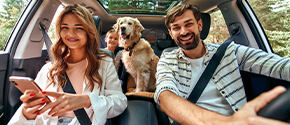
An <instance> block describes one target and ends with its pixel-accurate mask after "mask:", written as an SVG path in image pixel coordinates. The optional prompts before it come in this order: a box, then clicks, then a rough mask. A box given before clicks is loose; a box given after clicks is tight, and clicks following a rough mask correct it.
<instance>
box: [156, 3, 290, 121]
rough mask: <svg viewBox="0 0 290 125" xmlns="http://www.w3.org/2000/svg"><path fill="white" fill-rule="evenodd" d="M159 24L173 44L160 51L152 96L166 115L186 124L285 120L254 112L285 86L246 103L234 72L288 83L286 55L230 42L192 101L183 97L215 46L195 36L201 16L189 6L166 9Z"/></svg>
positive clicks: (240, 82)
mask: <svg viewBox="0 0 290 125" xmlns="http://www.w3.org/2000/svg"><path fill="white" fill-rule="evenodd" d="M165 24H166V26H167V28H168V30H169V33H170V35H171V37H172V38H173V39H174V41H175V43H176V44H177V45H178V46H179V48H178V49H175V50H173V51H171V52H165V53H163V54H162V55H161V58H160V60H159V63H158V66H157V73H156V78H157V83H156V84H157V89H156V92H155V95H154V99H155V101H156V102H157V103H158V104H159V105H160V108H161V110H162V111H164V112H165V113H166V114H167V115H168V116H169V117H170V118H172V119H173V120H174V121H177V122H178V123H180V124H191V125H192V124H199V125H200V124H221V125H224V124H243V125H244V124H287V123H283V122H280V121H276V120H272V119H266V118H262V117H259V116H257V115H256V113H257V112H258V111H259V110H260V109H262V108H263V107H264V106H265V105H266V104H267V103H269V102H270V101H271V100H273V99H274V98H275V97H277V96H278V95H279V94H281V93H282V92H284V91H285V88H283V87H276V88H275V89H273V90H271V91H269V92H266V93H264V94H261V96H259V97H257V98H256V99H254V100H253V101H250V102H248V103H247V101H246V96H245V91H244V87H243V83H242V79H241V75H240V73H239V70H244V71H249V72H254V73H258V74H263V75H267V76H271V77H275V78H279V79H284V80H287V81H290V79H289V67H290V65H289V63H287V62H288V61H289V59H285V58H282V57H279V56H277V55H274V54H269V53H266V52H263V51H262V50H257V49H253V48H249V47H245V46H242V45H238V44H235V43H234V42H232V43H231V44H230V45H229V46H228V48H227V50H226V52H225V56H224V57H223V59H222V60H221V62H220V65H219V66H218V67H217V69H216V70H215V73H214V74H213V76H212V79H210V81H209V83H208V85H207V86H206V88H205V89H204V91H203V93H202V94H201V96H200V98H199V99H198V101H197V103H196V104H193V103H191V102H189V101H187V100H186V99H187V98H188V96H189V95H190V93H191V91H192V90H193V88H194V86H195V85H196V83H197V81H198V79H199V77H200V76H201V74H202V72H203V71H204V69H205V68H206V66H207V64H208V62H209V60H210V59H211V57H212V56H213V54H214V53H215V52H216V50H217V48H218V47H219V45H217V44H211V43H205V42H203V41H202V40H201V39H200V32H201V30H202V20H201V16H200V12H199V10H198V9H197V8H196V7H194V6H191V5H188V4H181V5H178V6H176V7H174V8H173V9H171V10H170V11H169V12H168V13H167V15H166V19H165ZM272 67H274V68H272ZM283 67H284V69H287V70H283ZM286 67H287V68H286ZM242 107H243V108H242ZM170 122H172V120H171V119H170Z"/></svg>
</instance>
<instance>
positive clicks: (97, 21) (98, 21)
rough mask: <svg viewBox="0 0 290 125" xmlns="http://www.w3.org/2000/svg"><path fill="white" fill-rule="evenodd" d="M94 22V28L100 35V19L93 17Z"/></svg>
mask: <svg viewBox="0 0 290 125" xmlns="http://www.w3.org/2000/svg"><path fill="white" fill-rule="evenodd" d="M93 19H94V22H95V26H96V28H97V30H98V32H99V34H100V35H101V34H102V19H101V17H99V16H93Z"/></svg>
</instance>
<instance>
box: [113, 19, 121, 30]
mask: <svg viewBox="0 0 290 125" xmlns="http://www.w3.org/2000/svg"><path fill="white" fill-rule="evenodd" d="M120 20H121V18H118V19H117V23H115V24H114V25H113V28H114V30H115V31H116V32H117V33H119V29H120V28H119V23H120Z"/></svg>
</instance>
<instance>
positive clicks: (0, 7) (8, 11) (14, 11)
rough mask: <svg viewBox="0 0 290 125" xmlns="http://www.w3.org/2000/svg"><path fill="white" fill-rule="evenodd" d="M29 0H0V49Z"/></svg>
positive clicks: (2, 47)
mask: <svg viewBox="0 0 290 125" xmlns="http://www.w3.org/2000/svg"><path fill="white" fill-rule="evenodd" d="M29 1H30V0H0V29H1V30H0V50H3V49H4V47H5V45H6V42H7V40H8V38H9V36H10V33H11V32H12V30H13V28H14V25H15V24H16V22H17V20H18V18H19V17H20V15H21V13H22V12H23V10H24V9H25V7H26V5H27V4H28V3H29Z"/></svg>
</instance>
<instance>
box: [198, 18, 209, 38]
mask: <svg viewBox="0 0 290 125" xmlns="http://www.w3.org/2000/svg"><path fill="white" fill-rule="evenodd" d="M201 20H202V24H203V26H202V31H201V33H200V39H202V40H204V39H206V37H207V35H208V33H209V28H210V23H211V18H210V15H209V14H208V13H201Z"/></svg>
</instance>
